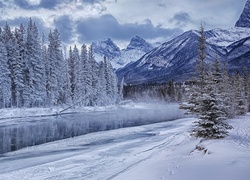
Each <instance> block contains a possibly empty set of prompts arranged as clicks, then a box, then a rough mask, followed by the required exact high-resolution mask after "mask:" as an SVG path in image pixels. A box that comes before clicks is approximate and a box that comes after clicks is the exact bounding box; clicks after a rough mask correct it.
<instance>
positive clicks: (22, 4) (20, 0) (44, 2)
mask: <svg viewBox="0 0 250 180" xmlns="http://www.w3.org/2000/svg"><path fill="white" fill-rule="evenodd" d="M70 2H71V3H72V1H70V0H41V2H40V4H38V5H32V4H30V3H29V1H27V0H14V4H15V5H17V6H18V7H19V8H22V9H26V10H34V9H40V8H45V9H55V8H56V6H57V5H59V4H61V3H70Z"/></svg>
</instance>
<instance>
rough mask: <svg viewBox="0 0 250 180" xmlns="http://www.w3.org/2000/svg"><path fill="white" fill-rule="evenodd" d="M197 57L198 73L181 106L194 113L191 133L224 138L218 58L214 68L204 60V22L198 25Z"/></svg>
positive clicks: (226, 127) (212, 137)
mask: <svg viewBox="0 0 250 180" xmlns="http://www.w3.org/2000/svg"><path fill="white" fill-rule="evenodd" d="M199 33H200V36H199V43H198V58H197V62H196V64H197V74H198V77H197V78H195V79H194V85H193V87H191V88H190V92H189V93H190V97H189V99H188V104H187V105H184V106H182V107H181V108H183V109H186V110H188V112H189V113H192V114H196V115H197V118H198V120H197V121H196V122H195V125H194V128H193V130H192V135H194V136H196V137H199V138H205V139H217V138H223V137H225V136H226V135H227V134H228V129H230V128H231V126H230V125H228V124H227V123H226V122H225V121H224V120H225V119H226V114H225V112H224V111H223V101H222V99H221V98H222V96H221V91H220V89H219V84H220V83H221V82H220V79H221V73H220V70H219V64H218V59H216V60H215V64H214V69H213V70H211V69H210V68H209V65H208V64H207V63H206V38H205V32H204V28H203V26H201V28H200V31H199Z"/></svg>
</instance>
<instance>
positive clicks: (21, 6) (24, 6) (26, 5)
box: [14, 0, 34, 9]
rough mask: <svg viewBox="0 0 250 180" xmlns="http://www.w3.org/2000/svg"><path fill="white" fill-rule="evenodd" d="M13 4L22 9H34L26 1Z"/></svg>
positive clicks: (15, 0) (19, 0) (18, 0)
mask: <svg viewBox="0 0 250 180" xmlns="http://www.w3.org/2000/svg"><path fill="white" fill-rule="evenodd" d="M14 4H16V5H17V6H18V7H20V8H22V9H33V8H34V7H33V6H32V5H31V4H30V3H29V2H28V1H27V0H14Z"/></svg>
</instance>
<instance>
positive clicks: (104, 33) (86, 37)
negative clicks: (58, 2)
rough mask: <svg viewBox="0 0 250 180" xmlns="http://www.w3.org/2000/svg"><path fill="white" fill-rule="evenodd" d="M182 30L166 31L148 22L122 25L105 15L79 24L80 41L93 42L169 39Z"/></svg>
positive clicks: (84, 20) (83, 20)
mask: <svg viewBox="0 0 250 180" xmlns="http://www.w3.org/2000/svg"><path fill="white" fill-rule="evenodd" d="M176 31H178V32H180V29H175V28H174V29H165V28H162V27H160V26H158V27H155V26H153V24H152V22H151V21H150V20H148V21H147V22H146V23H144V24H137V23H135V24H132V23H127V24H120V23H119V22H118V21H117V20H116V19H115V18H114V17H113V16H112V15H103V16H101V17H99V18H88V19H82V20H81V21H79V22H77V32H78V33H79V35H80V41H83V42H86V41H87V42H91V41H93V40H97V39H101V38H104V37H110V38H112V39H116V40H129V39H130V38H131V37H133V36H135V35H139V36H142V37H144V38H146V39H154V38H159V37H164V38H165V39H167V38H168V37H170V36H172V35H173V34H174V33H175V32H176Z"/></svg>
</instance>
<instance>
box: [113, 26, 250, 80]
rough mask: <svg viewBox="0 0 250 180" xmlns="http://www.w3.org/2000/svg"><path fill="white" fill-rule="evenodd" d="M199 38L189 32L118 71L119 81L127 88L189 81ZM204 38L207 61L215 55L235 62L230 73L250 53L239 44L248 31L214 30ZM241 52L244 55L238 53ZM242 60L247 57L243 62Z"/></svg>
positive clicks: (193, 68) (192, 72)
mask: <svg viewBox="0 0 250 180" xmlns="http://www.w3.org/2000/svg"><path fill="white" fill-rule="evenodd" d="M198 35H199V34H198V32H197V31H195V30H191V31H187V32H185V33H183V34H182V35H180V36H178V37H176V38H174V39H172V40H170V41H168V42H165V43H163V44H162V45H161V46H159V47H157V48H155V49H153V50H152V51H150V52H149V53H147V54H145V55H144V56H143V57H142V58H141V59H139V60H138V61H136V62H134V63H131V64H129V65H127V66H126V67H124V68H122V69H119V70H118V71H117V75H118V77H119V79H122V78H123V77H125V82H126V83H130V84H138V83H146V82H162V81H163V82H166V81H168V80H172V79H173V80H175V81H184V80H187V79H189V78H190V77H191V76H193V75H194V72H195V62H196V58H197V46H198V42H197V40H198ZM205 35H206V38H207V39H206V40H207V58H208V61H210V62H212V61H213V60H214V58H215V57H216V56H217V55H218V56H219V58H220V60H221V61H228V62H229V61H231V60H232V59H236V60H235V62H234V63H231V64H230V65H231V66H229V68H231V69H232V70H235V67H237V68H241V67H242V66H243V65H242V63H238V62H237V59H238V57H239V56H241V55H244V54H245V53H246V52H248V51H249V46H248V44H247V43H244V44H241V41H242V40H244V39H246V38H248V37H250V28H230V29H213V30H209V31H206V32H205ZM236 45H238V46H236ZM241 45H242V47H241ZM243 46H244V47H243ZM236 48H237V49H238V50H237V51H236V50H235V49H236ZM243 48H245V51H241V50H240V49H243ZM245 59H247V57H244V59H243V60H242V61H243V62H244V61H245Z"/></svg>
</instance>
